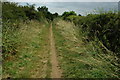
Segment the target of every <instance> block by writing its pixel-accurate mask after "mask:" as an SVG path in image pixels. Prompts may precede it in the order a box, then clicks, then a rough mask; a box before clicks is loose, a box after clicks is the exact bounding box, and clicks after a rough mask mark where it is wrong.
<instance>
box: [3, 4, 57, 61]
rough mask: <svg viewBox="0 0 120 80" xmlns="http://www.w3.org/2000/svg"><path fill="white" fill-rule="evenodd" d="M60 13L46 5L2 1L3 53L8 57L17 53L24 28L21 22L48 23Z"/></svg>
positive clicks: (4, 56)
mask: <svg viewBox="0 0 120 80" xmlns="http://www.w3.org/2000/svg"><path fill="white" fill-rule="evenodd" d="M57 16H58V13H54V14H52V13H50V12H49V11H48V8H47V7H46V6H40V7H38V8H37V10H36V9H35V5H29V4H27V5H26V6H21V5H18V3H13V2H12V3H11V2H2V21H3V23H2V25H3V27H2V43H3V45H2V53H3V58H4V59H6V58H7V57H8V56H10V55H15V54H16V53H17V52H18V51H17V48H18V47H19V45H20V39H19V36H20V35H19V34H20V33H21V32H20V29H21V28H23V27H22V25H21V24H29V23H30V21H32V20H34V21H36V22H37V21H39V22H41V23H44V24H48V23H49V22H51V21H52V20H53V19H54V18H55V17H57Z"/></svg>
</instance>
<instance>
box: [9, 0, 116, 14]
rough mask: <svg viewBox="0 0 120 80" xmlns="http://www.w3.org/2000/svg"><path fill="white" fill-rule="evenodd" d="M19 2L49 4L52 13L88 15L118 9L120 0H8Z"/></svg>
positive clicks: (22, 3)
mask: <svg viewBox="0 0 120 80" xmlns="http://www.w3.org/2000/svg"><path fill="white" fill-rule="evenodd" d="M7 1H11V2H18V3H19V4H20V5H26V3H29V4H31V5H32V4H35V7H36V9H37V7H39V6H47V7H48V9H49V11H50V12H52V13H55V12H57V13H59V14H62V13H63V12H65V11H75V12H76V13H77V14H81V15H87V14H89V13H95V12H96V11H95V9H97V10H98V8H103V9H104V10H107V11H108V10H111V9H112V10H113V9H116V10H118V0H7Z"/></svg>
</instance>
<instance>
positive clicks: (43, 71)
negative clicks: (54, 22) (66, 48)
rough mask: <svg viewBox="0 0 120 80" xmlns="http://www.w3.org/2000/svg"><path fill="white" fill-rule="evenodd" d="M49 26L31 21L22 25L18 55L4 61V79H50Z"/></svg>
mask: <svg viewBox="0 0 120 80" xmlns="http://www.w3.org/2000/svg"><path fill="white" fill-rule="evenodd" d="M48 32H49V24H48V23H40V22H37V21H30V22H29V23H27V24H23V23H21V28H20V29H19V31H17V32H15V33H14V34H16V35H17V36H18V37H17V38H16V37H14V38H13V39H14V41H16V42H19V45H17V46H18V47H17V53H16V55H13V56H8V57H7V59H6V60H5V61H3V63H4V64H3V78H7V77H12V78H45V77H50V72H51V71H50V70H51V64H50V60H49V59H50V58H49V57H50V54H49V51H50V50H49V47H50V45H49V37H48V36H49V33H48Z"/></svg>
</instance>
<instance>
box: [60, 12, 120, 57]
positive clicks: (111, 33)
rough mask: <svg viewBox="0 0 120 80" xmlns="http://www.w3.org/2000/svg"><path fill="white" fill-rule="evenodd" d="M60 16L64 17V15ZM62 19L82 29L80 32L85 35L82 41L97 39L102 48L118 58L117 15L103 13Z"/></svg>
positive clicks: (119, 29)
mask: <svg viewBox="0 0 120 80" xmlns="http://www.w3.org/2000/svg"><path fill="white" fill-rule="evenodd" d="M62 16H63V17H64V14H63V15H62ZM63 19H65V20H68V21H71V22H73V23H74V24H75V25H76V26H78V27H79V28H80V29H82V32H83V33H85V34H86V35H85V36H86V37H85V39H84V40H87V41H92V40H95V39H98V41H100V42H101V43H102V44H103V45H104V48H105V47H106V49H108V50H110V51H112V52H113V53H114V55H117V56H119V53H120V37H119V36H120V27H119V24H118V23H120V17H119V16H118V13H113V12H104V13H100V14H89V15H87V16H75V15H69V16H67V17H65V18H63ZM105 53H106V52H105Z"/></svg>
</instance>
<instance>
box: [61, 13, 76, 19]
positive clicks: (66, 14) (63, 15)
mask: <svg viewBox="0 0 120 80" xmlns="http://www.w3.org/2000/svg"><path fill="white" fill-rule="evenodd" d="M71 15H74V16H76V15H77V14H76V13H75V12H74V11H70V12H64V13H63V14H62V17H63V19H64V20H67V17H69V16H71Z"/></svg>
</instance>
